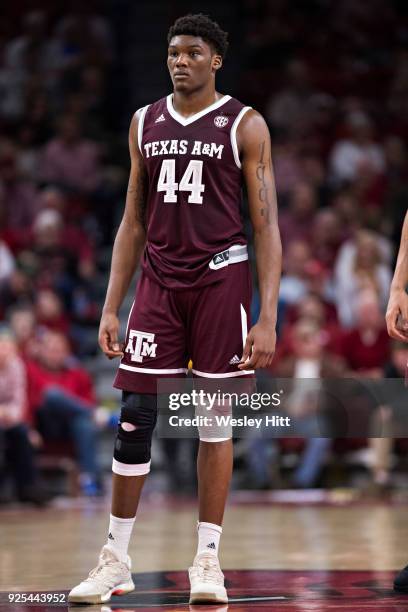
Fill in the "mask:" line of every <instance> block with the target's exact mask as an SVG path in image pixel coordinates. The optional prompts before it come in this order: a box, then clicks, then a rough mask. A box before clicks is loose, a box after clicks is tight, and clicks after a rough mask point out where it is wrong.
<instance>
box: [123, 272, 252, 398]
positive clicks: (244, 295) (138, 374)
mask: <svg viewBox="0 0 408 612" xmlns="http://www.w3.org/2000/svg"><path fill="white" fill-rule="evenodd" d="M251 285H252V283H251V274H250V269H249V264H248V261H242V262H239V263H234V264H231V265H229V266H228V271H227V274H226V276H225V277H224V278H223V279H222V280H220V281H219V282H216V283H214V284H211V285H207V286H205V287H197V288H195V289H186V290H182V291H180V290H179V291H175V290H169V289H166V288H164V287H162V286H161V285H158V284H157V283H156V282H154V281H153V280H152V279H150V278H149V277H147V276H146V274H144V273H143V272H142V275H141V277H140V279H139V283H138V285H137V289H136V296H135V301H134V304H133V306H132V309H131V311H130V314H129V320H128V325H127V330H126V340H125V354H124V357H123V359H122V361H121V364H120V366H119V370H118V373H117V376H116V379H115V382H114V386H115V387H117V388H119V389H123V390H125V391H132V392H134V393H156V392H157V387H156V384H157V378H159V377H167V378H179V377H185V375H186V374H187V366H188V361H189V359H191V360H192V362H193V373H194V374H195V375H196V376H199V377H204V378H229V377H231V378H232V377H235V376H248V375H253V371H251V372H249V371H248V372H247V371H241V370H239V369H238V367H237V365H238V362H239V360H240V359H241V356H242V351H243V345H244V342H245V338H246V335H247V331H248V328H249V325H250V304H251Z"/></svg>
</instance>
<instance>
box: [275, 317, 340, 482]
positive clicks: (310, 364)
mask: <svg viewBox="0 0 408 612" xmlns="http://www.w3.org/2000/svg"><path fill="white" fill-rule="evenodd" d="M325 344H326V341H325V337H324V334H322V330H321V328H319V327H318V326H317V325H314V324H313V323H312V322H311V321H308V320H302V319H301V320H299V321H298V322H297V323H296V325H295V327H294V330H293V344H292V349H293V353H292V354H291V355H289V356H287V357H286V358H284V359H282V360H280V361H279V362H278V363H277V364H276V366H275V367H274V368H273V372H274V375H275V376H277V377H280V378H295V379H300V381H299V385H295V386H294V392H293V394H292V400H289V403H288V408H287V409H288V412H289V414H291V415H292V416H293V417H294V419H295V423H296V428H297V431H298V432H299V435H300V436H302V435H305V436H308V437H307V438H306V440H305V449H304V451H303V454H302V456H301V459H300V463H299V466H298V467H297V469H296V470H295V473H294V475H293V483H294V485H295V486H296V487H300V488H309V487H312V486H314V485H315V484H316V483H317V481H318V479H319V476H320V474H321V471H322V468H323V466H324V462H325V459H326V455H327V452H328V450H329V448H330V446H331V439H330V438H319V437H315V436H316V432H318V431H319V426H318V421H317V413H316V406H315V401H314V400H313V399H311V393H310V391H312V396H313V394H318V393H319V388H320V386H319V385H318V384H317V383H313V385H312V390H311V389H310V386H309V385H308V381H307V379H324V378H338V377H341V376H342V375H343V373H344V363H343V361H342V359H340V358H338V357H337V356H335V355H334V354H331V353H329V352H328V351H327V350H325ZM301 379H305V380H303V381H302V380H301ZM321 419H322V417H320V419H319V424H321V423H322V420H321ZM312 436H313V437H312Z"/></svg>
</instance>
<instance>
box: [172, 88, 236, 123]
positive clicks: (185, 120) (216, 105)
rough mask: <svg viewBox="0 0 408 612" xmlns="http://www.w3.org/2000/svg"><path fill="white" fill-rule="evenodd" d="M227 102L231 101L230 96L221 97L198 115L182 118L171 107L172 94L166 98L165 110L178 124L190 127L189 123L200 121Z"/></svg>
mask: <svg viewBox="0 0 408 612" xmlns="http://www.w3.org/2000/svg"><path fill="white" fill-rule="evenodd" d="M228 100H231V96H223V97H222V98H220V99H219V100H217V101H216V102H214V103H213V104H210V106H207V108H204V109H203V110H202V111H200V112H199V113H195V114H194V115H191V117H183V115H180V113H178V112H177V111H176V110H175V108H174V106H173V94H169V95H168V96H167V110H168V111H169V113H170V115H171V116H172V117H173V119H175V120H176V121H177V122H178V123H181V125H183V126H186V125H190V123H193V122H194V121H197V119H201V117H204V115H207V113H210V112H211V111H213V110H215V109H216V108H219V107H220V106H223V105H224V104H225V103H226V102H228Z"/></svg>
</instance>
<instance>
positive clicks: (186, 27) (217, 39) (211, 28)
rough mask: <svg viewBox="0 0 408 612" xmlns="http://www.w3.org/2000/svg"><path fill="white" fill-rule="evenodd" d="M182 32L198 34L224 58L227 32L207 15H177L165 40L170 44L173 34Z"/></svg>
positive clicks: (176, 34) (189, 34)
mask: <svg viewBox="0 0 408 612" xmlns="http://www.w3.org/2000/svg"><path fill="white" fill-rule="evenodd" d="M183 34H184V35H186V36H200V37H201V38H202V39H203V40H204V41H205V42H206V43H208V44H209V45H211V46H212V47H213V48H214V49H215V51H216V53H218V54H219V55H221V57H222V58H223V59H224V57H225V55H226V53H227V49H228V34H227V32H224V31H223V30H221V28H220V26H219V25H218V23H217V22H216V21H212V20H211V19H210V18H209V16H208V15H203V13H198V14H197V15H192V14H189V15H184V17H179V18H178V19H177V20H176V21H175V22H174V24H173V25H172V26H171V28H170V30H169V33H168V35H167V42H168V43H169V44H170V41H171V39H172V38H173V36H182V35H183Z"/></svg>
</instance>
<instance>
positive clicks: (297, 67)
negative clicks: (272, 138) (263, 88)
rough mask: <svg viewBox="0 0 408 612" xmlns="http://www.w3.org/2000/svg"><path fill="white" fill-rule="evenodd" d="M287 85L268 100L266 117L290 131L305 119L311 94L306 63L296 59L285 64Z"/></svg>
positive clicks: (274, 124)
mask: <svg viewBox="0 0 408 612" xmlns="http://www.w3.org/2000/svg"><path fill="white" fill-rule="evenodd" d="M286 76H287V85H286V86H285V87H284V89H282V90H281V91H280V92H278V93H277V94H275V95H274V96H273V97H272V98H271V100H270V101H269V103H268V105H267V109H266V117H267V119H268V121H269V122H270V123H271V125H273V126H274V127H284V128H287V129H288V130H290V131H292V132H293V131H296V129H299V126H300V124H301V123H302V122H303V121H304V119H305V109H306V108H307V105H308V102H309V101H310V98H311V96H312V94H313V90H312V89H311V86H310V79H309V74H308V68H307V65H306V64H305V63H304V62H302V61H299V60H297V59H295V60H292V61H290V62H289V64H288V66H287V75H286Z"/></svg>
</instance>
